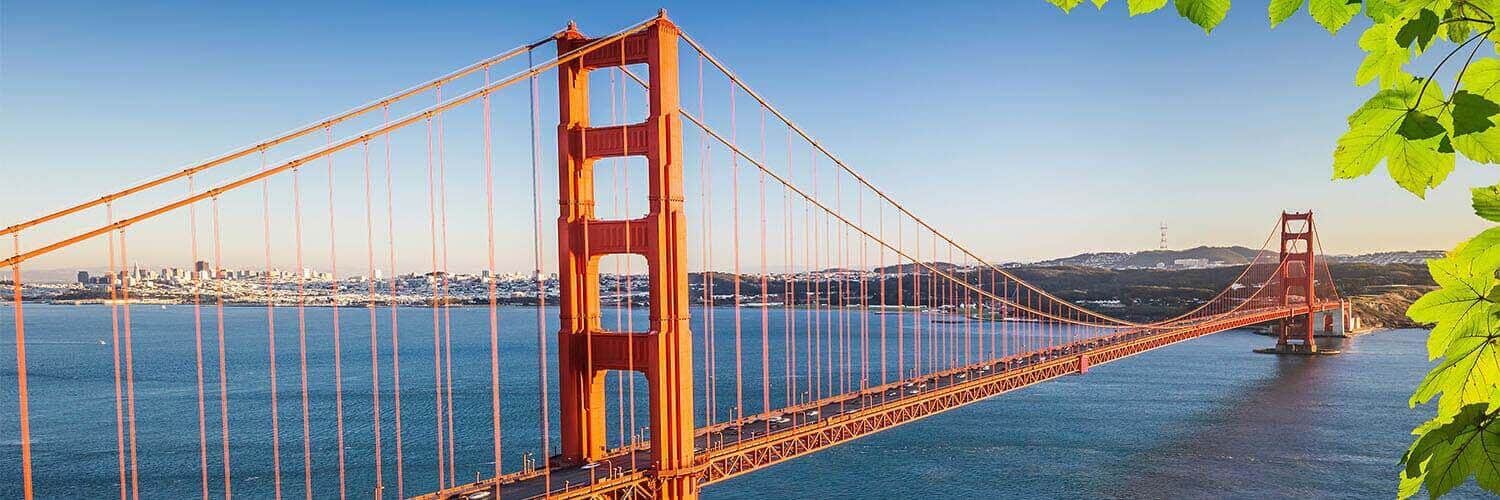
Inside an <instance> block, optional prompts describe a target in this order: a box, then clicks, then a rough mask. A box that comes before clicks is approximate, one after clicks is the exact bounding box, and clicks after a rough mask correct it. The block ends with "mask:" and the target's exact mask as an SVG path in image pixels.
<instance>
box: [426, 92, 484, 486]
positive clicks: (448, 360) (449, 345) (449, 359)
mask: <svg viewBox="0 0 1500 500" xmlns="http://www.w3.org/2000/svg"><path fill="white" fill-rule="evenodd" d="M438 91H439V92H441V91H442V89H441V87H440V88H439V89H438ZM485 95H486V96H488V95H489V94H485ZM438 102H442V99H438ZM443 130H444V127H443V114H442V113H438V115H437V135H438V139H437V148H438V152H437V154H438V222H439V225H438V228H439V230H440V231H442V233H441V236H442V246H443V275H442V280H443V281H442V286H443V290H442V296H443V303H442V308H443V378H444V381H445V382H444V384H443V387H444V394H443V403H444V404H446V405H447V408H446V409H445V413H446V415H447V419H448V428H447V433H446V434H445V435H446V436H447V438H448V484H450V485H454V486H457V485H458V473H457V462H458V457H457V456H456V455H455V452H456V449H455V446H454V443H455V442H457V441H458V435H457V432H456V431H455V430H454V428H453V317H452V309H453V308H452V306H451V305H450V304H449V300H448V290H449V285H450V280H449V274H450V273H449V268H448V144H447V141H446V140H445V134H444V133H443Z"/></svg>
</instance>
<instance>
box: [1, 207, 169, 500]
mask: <svg viewBox="0 0 1500 500" xmlns="http://www.w3.org/2000/svg"><path fill="white" fill-rule="evenodd" d="M129 262H130V254H129V253H128V252H127V251H126V246H125V230H124V229H123V228H122V229H120V268H121V269H122V270H123V269H125V268H127V267H129V265H130V264H129ZM17 274H18V275H17V278H16V283H20V282H21V280H20V277H19V271H17ZM120 282H121V286H120V301H121V303H120V311H121V313H122V314H123V317H122V319H123V321H124V325H125V418H126V420H125V421H126V423H127V425H128V430H129V435H130V497H131V498H137V499H138V498H140V497H141V479H140V461H139V460H137V456H136V450H137V448H136V434H135V348H134V345H135V339H134V335H132V330H133V328H132V327H131V323H130V282H129V281H128V280H123V279H122V280H120ZM18 319H19V318H18ZM16 324H20V321H17V322H16ZM16 347H17V350H16V351H17V359H20V356H19V353H20V347H21V345H20V343H17V344H16ZM22 442H26V441H25V440H24V439H23V441H22ZM29 450H30V448H29V446H28V447H23V450H22V451H23V452H26V453H23V456H22V458H23V459H24V460H23V462H25V463H24V464H23V465H29V463H30V455H29ZM27 473H28V474H29V472H27Z"/></svg>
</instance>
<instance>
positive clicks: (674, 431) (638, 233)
mask: <svg viewBox="0 0 1500 500" xmlns="http://www.w3.org/2000/svg"><path fill="white" fill-rule="evenodd" d="M678 36H679V34H678V30H677V26H675V25H673V24H672V22H671V21H668V20H667V18H666V15H665V13H663V14H662V15H661V16H659V17H658V18H657V19H656V20H655V21H653V22H652V23H651V24H650V25H649V26H648V27H647V28H645V29H644V30H642V31H640V32H637V33H635V34H631V35H628V36H625V37H623V38H621V39H619V40H616V41H614V42H611V43H609V44H607V45H604V46H603V47H601V48H599V49H597V50H594V51H592V52H590V53H588V54H586V55H584V56H583V57H581V58H579V59H577V60H574V61H572V62H569V63H566V64H563V65H561V66H559V68H558V93H559V96H558V97H559V100H558V114H559V118H560V122H559V125H558V131H557V132H558V140H557V144H558V155H557V156H558V180H559V187H558V189H559V195H560V196H559V198H560V202H561V208H560V213H559V216H558V220H557V230H558V252H559V272H558V279H559V283H560V284H559V288H560V293H561V298H560V306H561V312H560V316H561V324H562V326H561V329H560V330H559V331H558V334H557V345H558V371H559V372H560V375H561V376H560V380H559V382H558V383H559V386H560V391H561V403H560V404H561V408H560V411H561V416H562V422H561V431H562V451H561V452H562V458H563V460H564V461H565V462H572V463H582V462H589V461H598V460H601V459H603V458H604V456H605V452H606V449H607V448H606V441H605V425H604V419H605V398H604V376H605V373H606V372H607V371H609V370H632V371H639V372H641V373H643V374H645V376H646V380H647V386H648V391H649V399H650V412H651V417H650V433H651V437H650V441H651V442H650V446H651V461H652V463H651V467H650V469H651V471H652V475H653V476H654V481H656V482H657V485H656V488H655V491H656V494H657V497H658V498H669V499H678V498H696V497H697V495H698V485H697V482H696V478H695V475H694V473H695V471H694V470H693V454H694V451H693V408H692V402H693V372H692V366H693V351H692V342H691V333H690V332H689V331H688V295H687V294H688V292H687V290H688V283H687V277H688V276H687V244H686V241H687V233H686V219H685V216H684V215H683V185H682V182H683V181H682V129H681V118H680V117H679V115H678V112H679V102H678V87H677V76H678V72H677V42H678ZM590 41H591V40H590V39H589V38H588V37H585V36H584V35H583V34H582V33H580V32H578V30H577V29H576V28H575V27H573V26H571V25H570V26H569V29H568V31H566V32H564V33H563V34H562V35H560V36H559V38H558V40H557V50H558V53H559V55H562V54H567V53H568V52H571V51H573V50H574V49H576V48H578V47H581V46H584V45H586V44H588V43H589V42H590ZM636 64H645V65H647V66H648V67H649V68H650V69H649V77H648V82H649V85H650V88H649V90H648V92H649V99H648V100H649V101H650V102H649V104H650V109H649V111H648V113H647V116H646V120H645V121H644V122H641V123H632V124H628V125H620V126H611V127H591V126H590V125H589V92H588V88H589V86H588V83H589V72H590V71H592V70H595V69H599V68H610V67H625V66H629V65H636ZM621 156H643V157H645V159H646V170H647V177H648V183H649V188H648V195H647V196H648V198H649V199H648V202H647V203H648V213H647V214H646V215H645V216H644V217H641V218H639V219H631V220H599V219H596V218H595V217H594V200H595V192H594V170H593V164H594V161H595V160H598V159H600V158H611V157H621ZM619 254H634V255H640V256H642V257H645V259H646V266H647V272H648V276H649V279H650V294H649V297H650V301H651V304H650V307H649V310H650V320H649V326H650V329H649V330H648V331H643V332H612V331H605V330H604V329H603V328H601V326H600V321H599V320H600V307H599V258H600V257H602V256H605V255H619Z"/></svg>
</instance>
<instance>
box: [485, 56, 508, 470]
mask: <svg viewBox="0 0 1500 500" xmlns="http://www.w3.org/2000/svg"><path fill="white" fill-rule="evenodd" d="M484 84H485V85H486V86H488V85H489V84H490V68H489V67H485V68H484ZM491 142H492V141H491V139H490V96H489V95H485V96H484V204H485V207H484V221H485V257H486V261H485V262H486V264H487V265H488V267H487V268H486V269H488V270H489V273H488V274H489V279H488V280H485V281H486V282H485V290H486V291H487V293H488V295H489V301H490V433H491V435H492V439H493V441H494V443H493V445H494V447H495V453H494V457H493V460H494V462H495V467H494V474H495V476H496V477H498V476H500V472H501V469H503V468H502V467H501V466H500V328H499V320H500V318H499V313H498V312H497V310H496V308H495V164H494V156H493V151H492V149H491V147H492V146H491Z"/></svg>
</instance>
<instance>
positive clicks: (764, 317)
mask: <svg viewBox="0 0 1500 500" xmlns="http://www.w3.org/2000/svg"><path fill="white" fill-rule="evenodd" d="M760 157H761V158H762V159H766V112H765V109H764V108H762V109H761V111H760ZM766 274H767V269H766V171H764V170H760V400H761V401H760V411H761V412H762V413H765V412H769V411H771V337H770V335H771V332H770V331H769V328H770V326H771V325H770V323H771V316H770V315H771V312H770V309H767V308H768V307H770V301H771V298H770V294H769V293H768V292H767V290H768V287H767V285H768V284H769V282H768V281H767V279H766ZM766 432H771V421H770V420H769V419H767V420H766Z"/></svg>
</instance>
